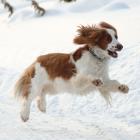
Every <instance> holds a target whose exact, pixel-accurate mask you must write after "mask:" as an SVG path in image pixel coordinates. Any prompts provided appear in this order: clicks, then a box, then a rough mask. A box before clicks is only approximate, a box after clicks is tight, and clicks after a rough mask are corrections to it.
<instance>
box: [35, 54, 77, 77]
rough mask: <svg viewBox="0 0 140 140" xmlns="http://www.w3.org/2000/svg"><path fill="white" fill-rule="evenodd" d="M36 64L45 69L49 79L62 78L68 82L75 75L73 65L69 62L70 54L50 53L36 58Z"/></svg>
mask: <svg viewBox="0 0 140 140" xmlns="http://www.w3.org/2000/svg"><path fill="white" fill-rule="evenodd" d="M37 62H39V63H40V65H41V66H42V67H44V68H45V69H46V71H47V73H48V75H49V77H50V79H55V78H56V77H62V78H63V79H65V80H68V79H70V78H71V77H72V76H73V75H75V74H76V68H75V65H74V64H73V63H72V62H71V61H70V54H63V53H52V54H47V55H42V56H39V57H38V58H37Z"/></svg>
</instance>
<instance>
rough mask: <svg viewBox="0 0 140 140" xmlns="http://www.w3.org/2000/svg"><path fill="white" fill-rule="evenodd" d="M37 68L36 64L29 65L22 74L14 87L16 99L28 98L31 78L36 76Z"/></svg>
mask: <svg viewBox="0 0 140 140" xmlns="http://www.w3.org/2000/svg"><path fill="white" fill-rule="evenodd" d="M34 73H35V68H34V65H31V66H30V67H28V68H27V69H26V70H25V72H24V73H23V74H22V75H21V77H20V78H19V79H18V81H17V82H16V84H15V87H14V92H13V94H14V97H15V98H16V99H23V98H27V97H28V95H29V93H30V88H31V79H32V78H33V77H34Z"/></svg>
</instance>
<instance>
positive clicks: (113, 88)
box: [103, 78, 129, 93]
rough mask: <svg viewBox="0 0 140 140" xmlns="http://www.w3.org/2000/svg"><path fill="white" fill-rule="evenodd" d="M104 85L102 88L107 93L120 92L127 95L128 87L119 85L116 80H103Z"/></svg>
mask: <svg viewBox="0 0 140 140" xmlns="http://www.w3.org/2000/svg"><path fill="white" fill-rule="evenodd" d="M103 82H104V85H103V88H105V89H106V90H107V91H110V92H118V91H119V92H121V93H128V92H129V87H128V86H127V85H125V84H121V83H120V82H118V81H117V80H110V79H109V78H105V79H104V80H103Z"/></svg>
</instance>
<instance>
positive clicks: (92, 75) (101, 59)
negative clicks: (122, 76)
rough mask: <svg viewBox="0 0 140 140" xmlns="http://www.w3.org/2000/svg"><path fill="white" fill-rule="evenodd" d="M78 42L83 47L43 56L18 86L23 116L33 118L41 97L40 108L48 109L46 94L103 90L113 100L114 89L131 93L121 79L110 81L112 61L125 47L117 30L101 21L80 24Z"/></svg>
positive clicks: (103, 94) (16, 89) (23, 76)
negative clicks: (109, 67) (34, 101)
mask: <svg viewBox="0 0 140 140" xmlns="http://www.w3.org/2000/svg"><path fill="white" fill-rule="evenodd" d="M78 33H79V34H78V35H77V36H76V37H75V38H74V43H76V44H84V46H83V47H80V48H78V49H77V50H76V51H74V52H72V53H68V54H64V53H52V54H47V55H42V56H39V57H38V58H37V59H36V61H35V62H34V63H33V64H32V65H30V66H29V67H28V68H27V69H26V70H25V72H24V73H23V75H22V76H21V77H20V79H19V80H18V81H17V83H16V86H15V92H14V93H15V96H16V97H18V98H21V99H22V100H21V101H22V108H21V113H20V115H21V119H22V120H23V121H24V122H26V121H27V120H28V119H29V114H30V106H31V103H32V101H33V99H35V98H37V105H38V108H39V110H40V111H42V112H45V111H46V100H45V95H46V94H50V95H54V94H58V93H60V92H61V93H64V92H67V93H71V94H79V95H86V94H88V93H90V92H93V91H95V90H99V92H100V93H101V95H102V96H103V97H104V98H105V99H106V101H107V102H109V101H110V92H118V91H120V92H122V93H128V91H129V88H128V86H126V85H124V84H120V83H119V82H118V81H117V80H110V78H109V74H108V72H109V71H108V60H109V59H110V58H111V57H113V58H117V57H118V53H117V52H118V51H121V50H122V48H123V46H122V45H121V44H120V43H119V42H118V35H117V30H116V29H115V28H114V27H113V26H112V25H110V24H108V23H105V22H101V23H99V24H98V25H95V26H80V27H79V29H78Z"/></svg>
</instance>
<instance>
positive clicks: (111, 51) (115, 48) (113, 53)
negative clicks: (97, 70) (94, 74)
mask: <svg viewBox="0 0 140 140" xmlns="http://www.w3.org/2000/svg"><path fill="white" fill-rule="evenodd" d="M122 49H123V46H122V45H121V44H118V45H117V46H113V47H112V48H111V49H108V50H107V51H108V54H109V55H110V56H112V57H113V58H117V57H118V53H117V52H118V51H121V50H122Z"/></svg>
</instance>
